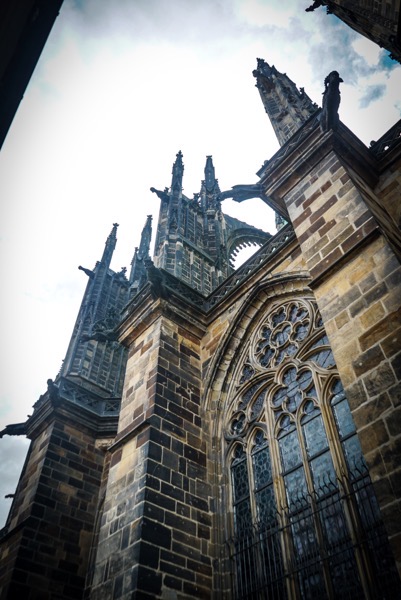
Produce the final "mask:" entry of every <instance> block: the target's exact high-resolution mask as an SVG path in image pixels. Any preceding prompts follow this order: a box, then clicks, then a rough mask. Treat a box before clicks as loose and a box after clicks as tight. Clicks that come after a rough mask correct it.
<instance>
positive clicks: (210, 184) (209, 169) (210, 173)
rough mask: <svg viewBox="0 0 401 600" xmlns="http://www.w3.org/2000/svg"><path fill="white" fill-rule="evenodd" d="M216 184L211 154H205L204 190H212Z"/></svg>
mask: <svg viewBox="0 0 401 600" xmlns="http://www.w3.org/2000/svg"><path fill="white" fill-rule="evenodd" d="M215 184H216V177H215V174H214V165H213V159H212V157H211V156H206V165H205V185H206V191H207V192H212V191H213V189H214V186H215Z"/></svg>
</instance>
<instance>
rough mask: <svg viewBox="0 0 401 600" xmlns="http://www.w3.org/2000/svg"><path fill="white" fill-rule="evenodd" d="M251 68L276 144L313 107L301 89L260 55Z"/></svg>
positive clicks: (281, 143)
mask: <svg viewBox="0 0 401 600" xmlns="http://www.w3.org/2000/svg"><path fill="white" fill-rule="evenodd" d="M257 61H258V66H257V69H255V71H253V75H254V77H256V87H257V88H258V89H259V93H260V97H261V99H262V102H263V105H264V107H265V110H266V112H267V114H268V116H269V119H270V121H271V124H272V126H273V129H274V132H275V134H276V136H277V139H278V141H279V144H280V146H282V145H283V144H285V142H286V141H287V140H289V139H290V137H291V136H292V135H293V134H294V133H295V132H296V131H297V130H298V129H299V128H300V127H301V125H303V124H304V123H305V121H307V120H308V119H309V117H311V116H312V115H313V114H314V113H315V112H316V110H317V108H318V107H317V105H316V104H315V103H314V102H312V100H311V99H310V98H309V96H308V95H307V94H306V92H305V90H304V89H303V88H300V89H299V90H298V88H297V86H296V85H295V83H294V82H293V81H291V79H290V78H289V77H287V75H286V74H285V73H280V72H279V71H277V69H276V68H275V67H274V66H270V65H269V64H268V63H266V62H265V61H264V60H263V59H262V58H258V59H257Z"/></svg>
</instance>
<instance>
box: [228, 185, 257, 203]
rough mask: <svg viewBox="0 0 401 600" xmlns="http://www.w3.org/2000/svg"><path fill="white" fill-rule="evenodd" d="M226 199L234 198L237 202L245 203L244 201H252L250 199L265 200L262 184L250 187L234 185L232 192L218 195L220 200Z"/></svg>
mask: <svg viewBox="0 0 401 600" xmlns="http://www.w3.org/2000/svg"><path fill="white" fill-rule="evenodd" d="M226 198H232V199H233V200H235V202H243V201H244V200H250V198H261V199H262V200H263V199H264V193H263V188H262V186H261V185H260V183H254V184H249V185H241V184H240V185H233V187H232V188H231V190H227V191H226V192H221V193H220V194H219V195H218V199H219V200H220V201H221V200H225V199H226Z"/></svg>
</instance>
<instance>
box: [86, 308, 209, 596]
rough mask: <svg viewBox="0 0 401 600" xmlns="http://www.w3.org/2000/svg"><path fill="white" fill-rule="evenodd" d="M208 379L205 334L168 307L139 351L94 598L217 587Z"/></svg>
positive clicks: (132, 364) (113, 466)
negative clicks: (204, 393)
mask: <svg viewBox="0 0 401 600" xmlns="http://www.w3.org/2000/svg"><path fill="white" fill-rule="evenodd" d="M200 385H201V378H200V341H199V339H198V338H197V337H196V336H195V335H194V334H193V333H192V332H191V331H190V330H189V329H188V328H184V327H182V326H181V325H178V324H176V323H174V322H173V321H172V320H170V319H167V318H165V317H163V316H160V317H159V319H157V320H155V321H154V322H153V323H152V325H151V326H150V327H149V328H148V329H147V330H146V331H145V332H144V333H143V334H142V335H140V336H139V337H138V339H137V340H135V342H134V343H133V344H132V345H131V348H130V351H129V359H128V372H127V378H126V385H125V392H124V397H123V409H122V411H123V422H122V424H121V428H120V431H119V435H118V436H117V440H119V442H118V443H117V445H116V447H115V449H114V450H112V457H111V463H110V476H109V483H108V491H107V496H106V501H105V507H104V513H103V519H102V527H101V530H100V535H99V548H98V552H97V558H96V569H95V577H94V586H93V590H92V595H91V598H92V599H95V600H98V599H101V598H102V599H103V598H104V599H106V598H111V597H112V598H132V597H138V598H149V599H150V598H155V597H161V596H162V594H168V593H171V594H173V596H171V597H176V596H174V594H178V596H177V597H179V598H208V597H210V596H209V595H210V589H211V575H212V568H211V555H212V548H211V543H212V542H211V524H212V523H211V506H210V504H211V487H210V485H209V484H208V482H207V479H208V478H207V472H206V470H207V459H206V442H205V436H207V430H206V428H205V424H204V423H203V422H202V419H201V417H200ZM130 421H131V423H130ZM133 594H136V595H135V596H133ZM166 597H168V596H166Z"/></svg>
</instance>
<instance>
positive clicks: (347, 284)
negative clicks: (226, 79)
mask: <svg viewBox="0 0 401 600" xmlns="http://www.w3.org/2000/svg"><path fill="white" fill-rule="evenodd" d="M285 202H286V205H287V208H288V211H289V214H290V217H291V220H292V223H293V225H294V228H295V231H296V234H297V237H298V241H299V243H300V245H301V249H302V252H303V255H304V257H305V259H306V264H307V267H308V269H309V271H310V274H311V276H312V279H313V281H312V284H311V285H312V288H313V289H314V293H315V296H316V300H317V302H318V305H319V309H320V311H321V314H322V316H323V320H324V324H325V327H326V330H327V333H328V336H329V339H330V343H331V346H332V349H333V352H334V356H335V359H336V363H337V366H338V369H339V372H340V376H341V378H342V381H343V384H344V386H345V389H346V392H347V396H348V398H349V401H350V405H351V409H352V412H353V416H354V419H355V423H356V425H357V428H358V434H359V437H360V440H361V444H362V448H363V451H364V454H365V457H366V459H367V462H368V465H369V468H370V471H371V475H372V479H373V481H374V484H375V488H376V492H377V495H378V500H379V503H380V506H381V509H382V515H383V518H384V521H385V524H386V526H387V530H388V534H389V538H390V541H391V543H392V547H393V551H394V553H395V557H396V560H397V561H398V564H399V566H400V565H401V499H400V498H401V493H400V492H401V488H400V479H401V461H400V456H401V427H400V425H401V407H400V400H401V383H400V382H401V326H400V325H401V319H400V317H401V267H400V264H399V261H398V260H397V258H396V256H395V255H394V253H393V252H392V250H391V249H390V247H389V244H388V242H387V240H386V239H385V238H384V236H383V235H382V234H381V233H380V232H379V230H378V225H377V222H376V221H375V219H374V218H373V216H372V214H371V212H370V210H369V209H368V208H367V204H366V202H365V201H364V198H363V197H362V195H361V193H360V191H359V190H358V189H357V188H356V187H355V185H354V183H353V181H352V179H351V177H350V174H349V173H348V172H347V169H346V167H345V166H344V165H343V164H342V162H341V160H340V159H339V158H338V157H337V156H336V155H335V153H334V152H331V153H330V154H328V155H327V156H326V157H325V158H324V159H322V160H321V161H320V162H319V164H318V165H317V166H316V167H315V168H314V169H312V170H311V171H310V172H309V173H308V175H307V176H305V177H304V178H303V179H302V180H301V181H300V182H299V183H298V184H297V185H296V186H295V187H294V188H293V189H292V190H291V192H289V193H288V194H287V195H286V197H285Z"/></svg>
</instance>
